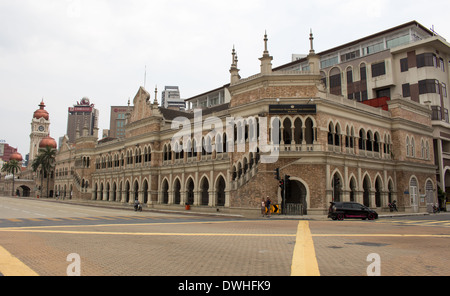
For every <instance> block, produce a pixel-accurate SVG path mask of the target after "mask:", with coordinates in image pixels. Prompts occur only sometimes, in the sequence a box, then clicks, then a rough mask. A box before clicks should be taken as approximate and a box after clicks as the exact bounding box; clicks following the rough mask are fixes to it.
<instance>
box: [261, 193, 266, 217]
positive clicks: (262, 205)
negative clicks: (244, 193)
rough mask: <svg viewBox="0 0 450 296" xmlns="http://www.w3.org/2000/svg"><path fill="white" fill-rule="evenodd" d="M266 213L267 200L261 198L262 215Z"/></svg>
mask: <svg viewBox="0 0 450 296" xmlns="http://www.w3.org/2000/svg"><path fill="white" fill-rule="evenodd" d="M265 215H266V202H265V200H264V198H262V199H261V216H262V217H264V216H265Z"/></svg>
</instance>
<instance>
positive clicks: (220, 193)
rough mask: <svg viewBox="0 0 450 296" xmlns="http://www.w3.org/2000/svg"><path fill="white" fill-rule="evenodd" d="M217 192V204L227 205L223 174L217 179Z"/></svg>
mask: <svg viewBox="0 0 450 296" xmlns="http://www.w3.org/2000/svg"><path fill="white" fill-rule="evenodd" d="M216 192H217V206H224V205H225V180H224V178H223V177H222V176H220V177H219V179H218V180H217V185H216Z"/></svg>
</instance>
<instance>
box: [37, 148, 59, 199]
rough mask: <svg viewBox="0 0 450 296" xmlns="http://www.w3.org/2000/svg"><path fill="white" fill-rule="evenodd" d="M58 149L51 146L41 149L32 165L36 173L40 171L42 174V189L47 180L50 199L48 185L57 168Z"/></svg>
mask: <svg viewBox="0 0 450 296" xmlns="http://www.w3.org/2000/svg"><path fill="white" fill-rule="evenodd" d="M55 158H56V149H53V148H52V147H50V146H47V147H45V148H41V149H39V154H38V155H37V156H36V158H35V159H34V160H33V162H32V163H31V168H32V169H33V171H34V172H36V171H37V170H38V169H40V172H41V188H42V183H43V178H44V176H46V178H47V197H48V185H49V184H48V183H49V181H50V175H51V173H52V172H53V169H54V167H55Z"/></svg>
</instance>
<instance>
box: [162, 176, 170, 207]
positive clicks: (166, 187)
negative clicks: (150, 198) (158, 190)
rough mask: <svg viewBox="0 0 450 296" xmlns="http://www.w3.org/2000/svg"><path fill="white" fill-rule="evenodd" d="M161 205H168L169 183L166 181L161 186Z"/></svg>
mask: <svg viewBox="0 0 450 296" xmlns="http://www.w3.org/2000/svg"><path fill="white" fill-rule="evenodd" d="M162 203H163V204H168V203H169V183H168V182H167V180H166V179H164V181H163V185H162Z"/></svg>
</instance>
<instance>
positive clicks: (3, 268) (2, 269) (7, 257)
mask: <svg viewBox="0 0 450 296" xmlns="http://www.w3.org/2000/svg"><path fill="white" fill-rule="evenodd" d="M0 273H1V274H3V275H5V276H38V274H37V273H36V272H35V271H33V270H32V269H31V268H29V267H28V266H26V265H25V264H24V263H23V262H22V261H20V260H19V259H17V258H16V257H14V256H13V255H11V253H9V252H8V251H7V250H6V249H5V248H3V247H2V246H0Z"/></svg>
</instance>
